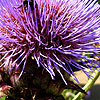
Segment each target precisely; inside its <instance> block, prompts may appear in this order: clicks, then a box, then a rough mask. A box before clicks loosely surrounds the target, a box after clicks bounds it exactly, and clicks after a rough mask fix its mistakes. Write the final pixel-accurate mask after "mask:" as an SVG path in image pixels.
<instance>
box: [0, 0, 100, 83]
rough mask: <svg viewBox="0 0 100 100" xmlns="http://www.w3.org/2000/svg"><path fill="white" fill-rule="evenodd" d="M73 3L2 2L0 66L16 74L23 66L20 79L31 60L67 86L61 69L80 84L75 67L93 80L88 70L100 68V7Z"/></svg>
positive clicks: (58, 0) (88, 0) (61, 0)
mask: <svg viewBox="0 0 100 100" xmlns="http://www.w3.org/2000/svg"><path fill="white" fill-rule="evenodd" d="M73 1H74V0H50V1H49V0H48V1H47V0H40V1H39V0H38V1H36V2H35V0H33V2H34V3H33V7H32V5H30V3H28V4H27V6H26V5H24V4H23V3H22V0H1V1H0V55H1V59H0V62H2V64H1V66H0V67H4V68H5V69H8V70H9V71H11V70H12V69H14V70H15V71H16V70H18V68H20V66H23V67H22V69H21V70H22V71H21V73H20V75H19V77H20V76H21V75H22V73H23V71H24V68H25V65H26V63H27V59H28V57H31V58H32V59H34V60H36V62H37V65H38V67H43V68H44V69H46V70H47V71H48V72H49V73H50V75H51V77H52V79H54V77H55V70H56V71H57V72H58V73H59V74H60V75H61V77H62V79H63V81H64V82H65V84H67V82H66V80H65V78H64V75H63V72H62V70H64V71H65V72H67V73H68V74H70V75H71V76H72V77H73V78H74V79H75V80H76V81H77V82H78V80H77V78H76V76H75V75H74V68H76V69H79V70H82V71H83V72H84V73H85V74H86V75H87V76H89V77H90V78H92V76H91V75H90V73H89V72H88V71H86V70H85V69H90V70H91V71H93V72H94V70H93V69H96V68H97V67H99V64H98V63H97V62H96V57H97V58H100V29H99V27H100V10H99V8H100V5H99V4H98V3H96V0H94V1H93V2H92V0H83V1H82V0H75V1H74V2H73ZM28 2H29V1H28ZM31 7H32V9H31ZM7 66H10V67H9V68H8V67H7ZM6 67H7V68H6Z"/></svg>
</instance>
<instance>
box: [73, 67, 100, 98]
mask: <svg viewBox="0 0 100 100" xmlns="http://www.w3.org/2000/svg"><path fill="white" fill-rule="evenodd" d="M98 70H100V68H98ZM95 72H96V73H93V74H92V76H93V77H94V79H89V80H88V82H87V84H86V85H85V86H84V87H83V90H85V92H88V91H89V90H90V88H91V87H92V86H93V85H94V83H95V81H96V80H97V79H98V77H99V75H100V71H97V70H95ZM84 96H85V94H84V93H82V92H79V93H78V94H76V96H75V97H74V98H73V99H72V100H81V99H82V98H83V97H84Z"/></svg>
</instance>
